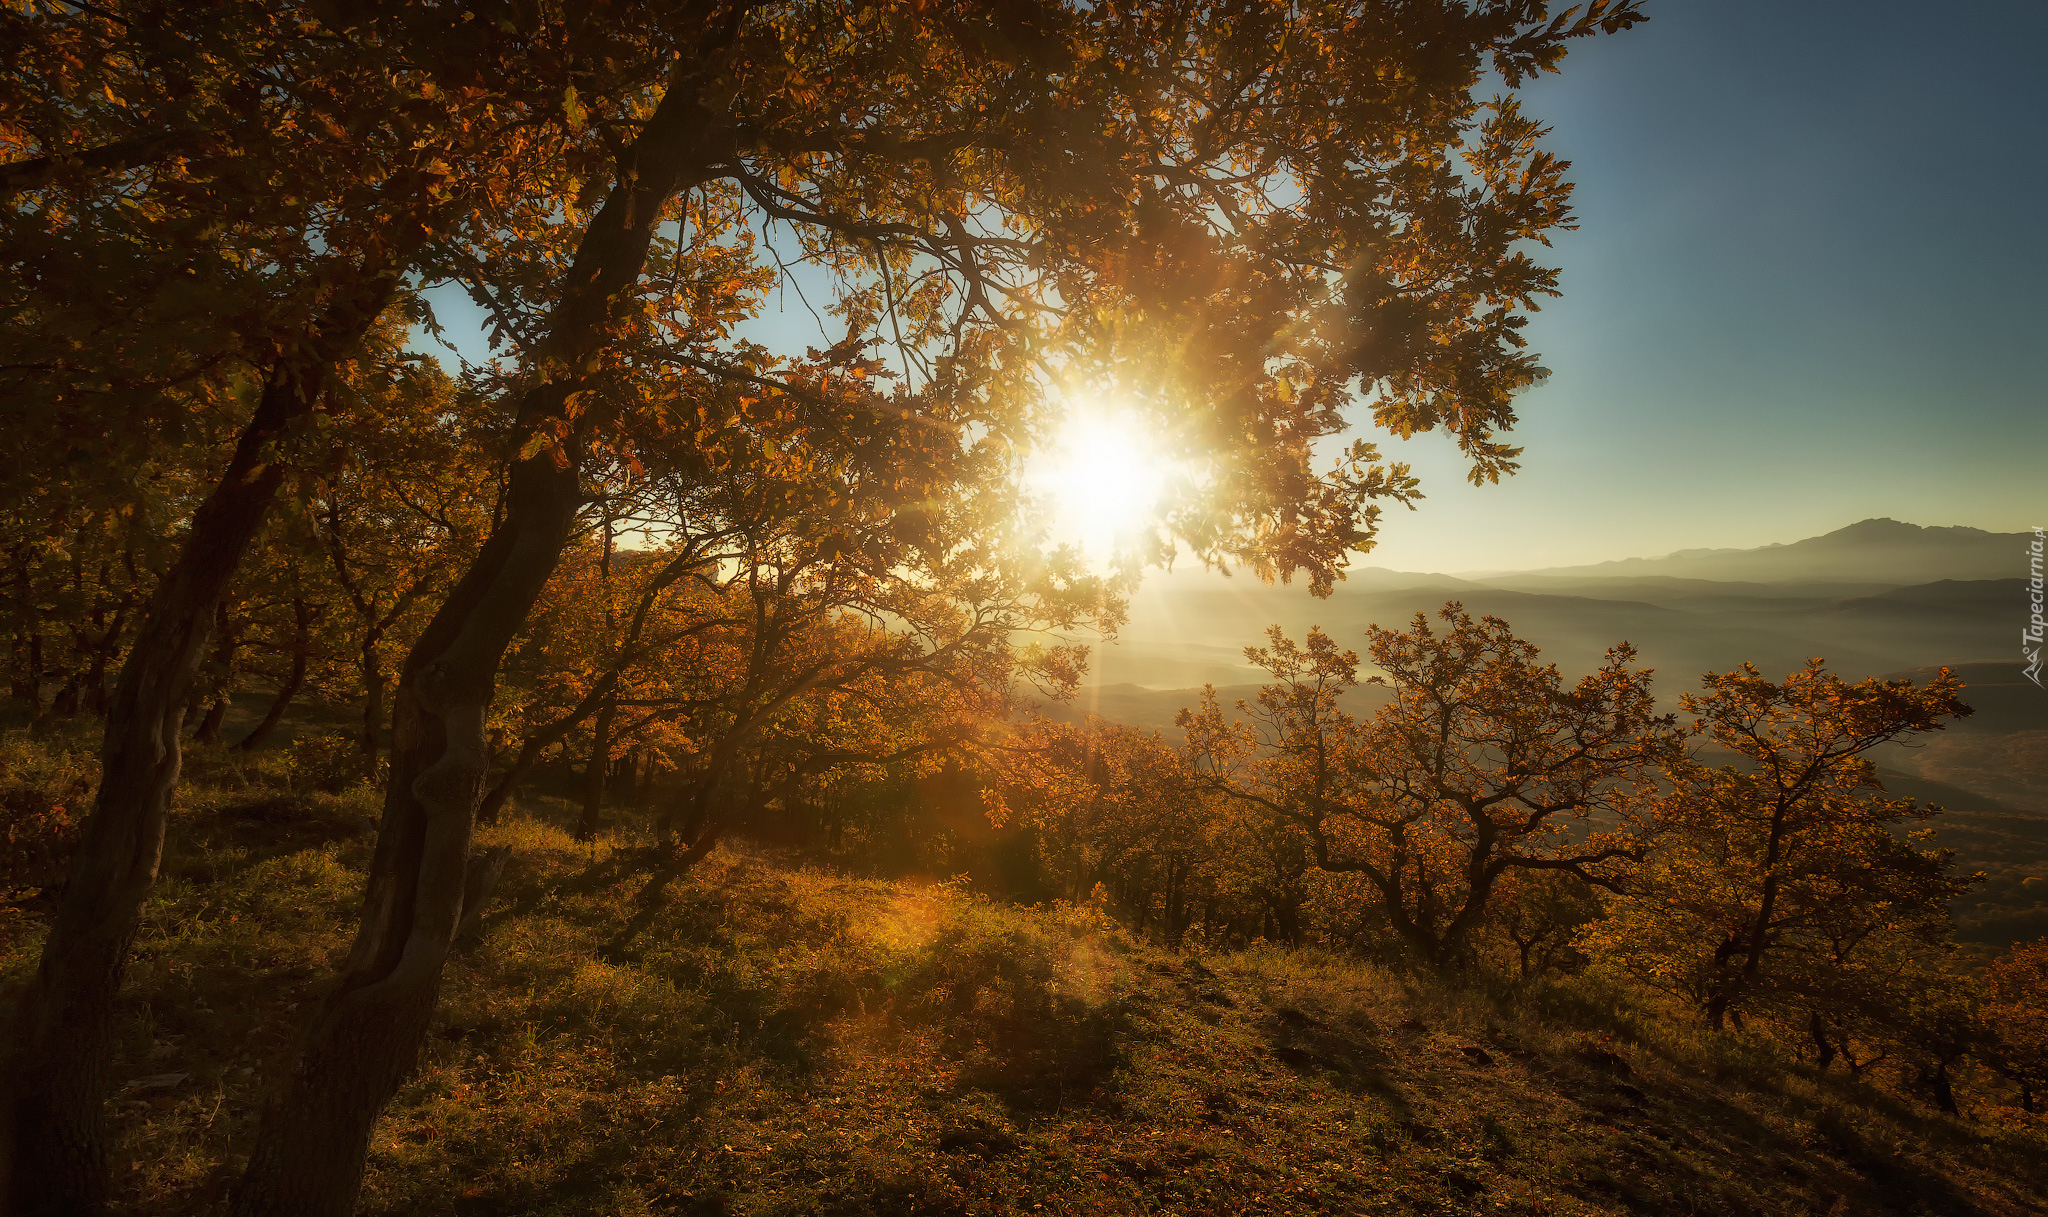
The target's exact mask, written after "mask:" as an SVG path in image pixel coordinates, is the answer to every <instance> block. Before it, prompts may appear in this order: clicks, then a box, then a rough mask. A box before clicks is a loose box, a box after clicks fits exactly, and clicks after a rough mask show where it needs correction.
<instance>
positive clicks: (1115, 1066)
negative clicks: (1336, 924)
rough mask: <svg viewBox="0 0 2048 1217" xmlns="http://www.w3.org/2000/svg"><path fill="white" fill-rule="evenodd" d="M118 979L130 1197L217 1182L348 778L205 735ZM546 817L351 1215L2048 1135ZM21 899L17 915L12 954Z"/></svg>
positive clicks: (1017, 1188)
mask: <svg viewBox="0 0 2048 1217" xmlns="http://www.w3.org/2000/svg"><path fill="white" fill-rule="evenodd" d="M191 776H192V778H193V780H192V781H191V782H190V783H189V784H188V786H187V788H186V791H185V793H184V794H182V795H181V802H182V806H181V809H180V811H179V812H178V816H177V820H176V823H175V824H174V826H173V831H172V835H171V846H170V850H169V852H168V854H167V856H166V859H165V865H164V879H163V883H162V885H161V888H160V890H159V893H158V895H157V897H156V898H155V899H154V900H153V902H152V904H151V906H150V910H149V914H148V918H147V921H146V924H145V927H144V930H143V933H142V936H141V938H140V940H139V941H138V943H137V948H136V959H135V964H134V967H133V968H132V970H131V972H130V977H129V983H128V987H127V997H126V1002H125V1006H124V1011H123V1018H122V1027H123V1033H122V1041H121V1053H120V1059H119V1061H118V1063H117V1071H116V1076H117V1078H118V1089H117V1093H116V1098H115V1101H114V1111H115V1118H116V1122H117V1125H118V1129H119V1138H120V1144H119V1146H118V1148H117V1151H116V1152H117V1162H118V1163H119V1164H120V1165H119V1171H120V1176H121V1182H120V1186H121V1192H122V1200H123V1205H124V1206H125V1207H126V1209H127V1210H128V1211H131V1212H135V1213H142V1214H171V1213H188V1212H205V1211H212V1210H214V1209H217V1208H218V1207H219V1205H220V1204H221V1201H222V1198H223V1197H224V1195H225V1193H226V1189H227V1187H228V1185H229V1183H230V1182H231V1180H232V1179H233V1177H234V1172H235V1169H236V1166H237V1162H236V1159H235V1154H236V1153H237V1152H238V1151H241V1150H245V1149H246V1147H247V1145H248V1143H249V1140H250V1137H251V1134H252V1132H253V1121H254V1114H255V1111H256V1109H257V1107H258V1100H259V1087H260V1085H261V1082H262V1079H263V1077H264V1076H265V1073H266V1070H267V1069H269V1068H270V1066H271V1065H272V1064H273V1063H274V1062H275V1061H276V1059H277V1058H278V1057H279V1056H280V1055H281V1054H282V1053H283V1052H284V1051H285V1049H286V1047H287V1045H288V1042H289V1039H290V1036H291V1035H292V1033H293V1031H294V1029H295V1026H296V1019H297V1013H296V1011H297V1009H298V1007H299V1006H300V1005H301V1003H303V1002H306V1001H308V1000H309V999H310V998H311V997H312V995H313V994H314V993H316V992H317V991H318V986H319V985H320V984H321V983H323V978H324V976H325V969H326V968H327V967H328V966H329V964H330V963H331V961H332V960H333V959H334V958H335V957H336V956H337V955H338V954H339V952H340V951H341V950H342V948H343V946H344V945H345V942H346V935H347V933H348V932H349V929H350V927H351V920H352V914H353V907H354V903H355V900H356V897H357V894H358V891H359V883H360V878H361V868H362V866H363V865H364V863H365V862H366V860H367V857H368V852H369V848H370V841H371V832H370V829H371V823H372V818H373V815H374V811H375V808H374V805H373V799H372V797H371V795H370V794H369V792H368V791H367V790H365V789H361V788H358V789H357V790H355V791H353V792H351V793H346V794H341V795H335V794H328V793H321V792H308V791H305V790H302V789H294V788H293V785H292V783H291V782H290V781H289V779H288V778H287V777H286V775H285V772H284V771H283V770H282V769H281V768H280V766H279V764H278V763H277V762H276V761H275V760H263V759H258V760H254V761H242V760H238V759H235V758H233V757H230V756H228V755H226V754H224V753H219V752H214V751H210V750H202V752H201V753H200V754H199V755H198V756H197V757H196V758H195V762H194V765H193V767H192V775H191ZM556 810H558V809H553V808H551V807H550V806H549V805H548V804H546V803H544V802H543V803H542V804H540V805H538V806H537V807H534V808H530V809H529V810H528V812H527V813H525V814H527V815H529V816H531V817H534V818H527V819H521V820H517V821H515V822H513V823H510V824H507V825H505V826H503V827H501V828H498V829H494V830H488V831H487V832H486V834H485V840H486V841H502V842H505V843H508V844H512V845H514V846H515V847H516V849H517V854H516V857H515V861H514V862H513V864H512V867H511V869H510V870H509V871H508V873H507V876H506V879H505V881H504V884H503V886H502V887H501V889H500V891H499V893H498V896H497V897H496V900H495V901H494V904H493V906H492V912H491V913H490V915H489V916H488V917H487V919H486V922H485V928H484V932H483V934H482V936H481V938H480V940H479V941H478V942H477V943H476V944H475V945H474V946H473V947H472V948H470V949H469V950H467V951H466V952H465V953H463V954H462V955H461V956H459V957H458V958H457V959H456V960H455V961H454V962H453V963H452V964H451V966H450V967H449V970H448V976H447V983H446V987H445V990H444V993H443V998H442V1003H441V1009H440V1016H439V1021H438V1024H437V1027H436V1030H435V1032H434V1034H433V1037H432V1040H431V1043H430V1045H429V1048H428V1050H427V1052H426V1054H425V1058H424V1060H423V1061H422V1063H421V1068H420V1071H419V1073H418V1076H417V1078H416V1080H414V1081H413V1082H412V1083H410V1084H409V1085H408V1086H407V1087H406V1088H405V1090H404V1091H403V1092H402V1093H401V1094H400V1096H399V1098H398V1100H397V1101H396V1102H394V1103H393V1104H392V1106H391V1107H390V1109H389V1110H388V1111H387V1113H386V1116H385V1119H384V1121H383V1122H382V1124H381V1125H380V1126H379V1129H378V1132H377V1137H376V1142H375V1146H374V1149H373V1152H372V1157H371V1166H370V1174H369V1180H368V1184H367V1187H366V1190H365V1193H364V1199H363V1210H364V1211H365V1212H367V1213H375V1214H385V1213H390V1214H398V1213H423V1214H439V1213H449V1214H515V1213H516V1214H543V1213H563V1214H568V1213H621V1214H637V1213H684V1214H692V1213H694V1214H714V1213H747V1214H792V1215H793V1214H814V1213H815V1214H866V1213H881V1214H893V1213H933V1214H969V1213H977V1214H978V1213H990V1214H996V1213H1023V1214H1098V1213H1187V1214H1196V1213H1260V1214H1281V1213H1390V1214H1459V1213H1502V1214H1559V1215H1562V1214H1591V1213H1640V1214H1694V1213H1696V1214H1709V1213H1712V1214H1723V1213H1725V1214H1747V1213H1769V1214H1794V1213H1797V1214H1805V1213H1912V1214H1929V1215H1935V1214H1939V1215H1943V1217H1949V1215H1962V1214H1974V1213H1984V1214H2001V1215H2003V1214H2022V1213H2039V1212H2043V1211H2048V1166H2044V1165H2043V1164H2044V1162H2048V1138H2044V1136H2043V1130H2042V1128H2041V1126H2040V1125H2039V1124H2034V1125H2027V1124H2023V1123H2020V1122H2018V1120H2017V1119H2016V1118H2015V1117H2012V1116H2011V1115H2010V1114H2009V1113H2007V1114H2003V1115H1999V1116H1998V1117H1997V1118H1991V1117H1992V1115H1993V1114H1994V1113H1990V1112H1987V1111H1975V1112H1966V1113H1965V1115H1966V1118H1965V1119H1964V1120H1962V1121H1957V1120H1951V1119H1948V1118H1945V1117H1941V1116H1939V1115H1936V1114H1934V1113H1932V1112H1931V1111H1927V1110H1923V1109H1921V1108H1919V1107H1917V1106H1915V1105H1911V1104H1907V1103H1904V1102H1902V1101H1900V1100H1898V1099H1896V1098H1895V1097H1891V1096H1888V1095H1886V1094H1884V1093H1882V1092H1879V1091H1877V1090H1874V1089H1871V1088H1868V1087H1865V1086H1863V1085H1861V1084H1859V1083H1855V1082H1852V1081H1850V1080H1849V1079H1847V1078H1846V1077H1843V1076H1841V1075H1839V1073H1837V1074H1835V1075H1831V1076H1825V1077H1822V1076H1817V1075H1815V1074H1814V1073H1813V1072H1812V1071H1811V1070H1810V1069H1808V1068H1805V1067H1802V1066H1798V1065H1795V1064H1792V1063H1789V1062H1787V1061H1786V1060H1784V1059H1782V1058H1781V1057H1780V1056H1779V1055H1778V1054H1777V1052H1776V1051H1775V1050H1774V1049H1773V1048H1772V1047H1771V1046H1770V1045H1769V1044H1767V1043H1763V1042H1759V1041H1751V1040H1746V1039H1742V1038H1740V1037H1708V1036H1705V1035H1702V1034H1698V1033H1695V1032H1693V1031H1691V1030H1688V1029H1686V1028H1685V1027H1683V1025H1681V1024H1677V1023H1673V1022H1668V1021H1665V1020H1661V1019H1657V1018H1653V1017H1650V1016H1649V1015H1648V1014H1646V1013H1645V1012H1643V1011H1641V1010H1639V1009H1638V1008H1636V1007H1634V1006H1632V1005H1631V1004H1630V1003H1629V1002H1628V1001H1627V1000H1625V999H1623V998H1622V997H1620V996H1617V995H1616V994H1613V993H1611V992H1608V991H1605V990H1603V989H1601V988H1600V987H1599V986H1598V985H1596V984H1594V983H1592V982H1588V981H1566V982H1558V983H1554V984H1549V985H1545V986H1541V987H1537V988H1532V989H1524V990H1518V991H1508V990H1499V991H1492V990H1488V989H1485V988H1462V989H1461V988H1455V987H1447V986H1446V985H1444V984H1443V983H1441V982H1434V981H1426V980H1424V979H1421V978H1417V977H1411V976H1403V975H1398V974H1393V973H1389V972H1385V971H1381V970H1376V969H1373V968H1371V967H1366V966H1362V965H1360V964H1358V963H1357V962H1355V961H1350V960H1346V959H1342V958H1337V957H1332V956H1327V955H1321V954H1316V953H1306V952H1304V953H1287V952H1282V951H1278V950H1268V949H1256V950H1251V951H1247V952H1243V953H1239V954H1231V955H1217V956H1207V957H1195V956H1187V955H1172V954H1167V953H1164V952H1160V951H1158V950H1156V949H1153V948H1150V947H1147V946H1143V945H1141V944H1136V943H1133V942H1131V941H1130V940H1129V939H1128V938H1127V937H1126V936H1125V935H1123V934H1122V933H1121V932H1120V931H1118V930H1117V929H1116V928H1115V927H1113V926H1111V925H1109V924H1108V923H1107V922H1105V921H1104V920H1103V919H1102V918H1101V917H1100V916H1099V915H1097V914H1095V913H1094V912H1093V911H1092V910H1089V909H1086V908H1081V909H1074V908H1046V909H1017V908H1009V907H1003V906H1000V905H995V904H991V903H989V902H988V901H986V900H985V899H982V898H979V897H977V896H976V895H974V894H973V893H972V892H969V891H966V890H964V889H962V888H959V887H956V886H951V885H943V884H941V885H933V884H916V883H906V882H883V881H875V880H863V879H856V878H849V877H847V876H844V875H840V874H835V873H829V872H825V871H819V870H812V869H805V868H803V867H800V866H795V865H791V864H788V863H787V862H786V861H783V860H780V859H777V858H775V857H773V856H770V855H767V854H764V853H759V852H753V851H748V850H744V849H738V850H728V851H723V852H721V853H719V854H717V855H714V857H713V858H712V859H710V860H709V861H707V862H706V863H705V864H704V865H703V866H702V867H701V868H700V869H699V870H698V871H697V872H696V873H695V874H694V875H692V876H691V877H689V878H688V879H687V880H686V881H685V882H683V883H681V884H679V885H677V886H676V887H675V888H673V889H672V890H671V892H670V893H669V898H668V899H667V900H666V902H665V903H663V904H661V905H660V906H659V907H658V908H648V907H646V906H644V905H642V904H641V903H640V902H639V901H638V900H637V898H636V897H637V895H638V893H639V891H640V888H641V885H642V883H643V881H644V871H643V870H642V869H641V868H640V867H639V866H637V865H636V864H635V861H634V859H635V857H636V854H635V853H634V851H633V849H632V848H631V846H632V844H633V843H632V842H631V841H630V840H629V839H625V838H615V839H611V840H607V841H603V842H600V843H598V844H597V845H595V846H585V845H579V844H577V843H575V842H574V841H572V840H570V839H569V837H568V836H566V835H565V834H564V833H563V832H562V831H561V830H560V829H559V828H558V827H556V826H555V824H554V823H551V822H550V819H551V818H552V813H553V812H554V811H556ZM38 937H39V929H38V913H37V911H36V909H35V908H34V907H32V906H24V907H23V908H22V909H20V910H18V911H17V912H16V914H15V915H13V916H11V917H8V918H6V919H4V920H0V981H5V982H13V981H16V980H18V979H20V978H21V977H22V976H23V975H24V974H25V972H26V970H27V969H29V968H30V967H32V965H33V960H34V952H35V947H36V943H37V940H38Z"/></svg>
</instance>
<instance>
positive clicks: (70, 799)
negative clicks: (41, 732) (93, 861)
mask: <svg viewBox="0 0 2048 1217" xmlns="http://www.w3.org/2000/svg"><path fill="white" fill-rule="evenodd" d="M89 758H90V754H89V753H88V752H85V751H82V750H73V749H67V748H63V747H59V746H56V745H53V744H51V743H48V742H46V741H40V740H35V739H31V738H29V737H28V736H26V735H14V736H10V737H8V738H6V739H5V740H0V902H5V903H7V904H11V905H18V904H22V903H26V902H29V901H34V900H39V899H42V898H44V897H45V896H46V895H48V894H52V893H54V892H55V891H56V890H57V889H58V888H60V887H61V886H62V885H63V883H64V876H65V871H66V868H67V864H68V863H69V862H70V859H71V851H72V850H73V849H74V848H75V847H76V846H77V844H78V831H79V826H80V824H81V823H82V822H83V821H84V819H85V813H86V811H87V809H88V807H89V806H90V805H91V803H92V796H93V791H94V789H95V788H96V787H97V786H98V784H99V767H98V766H97V765H95V764H93V763H92V761H91V760H90V759H89Z"/></svg>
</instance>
